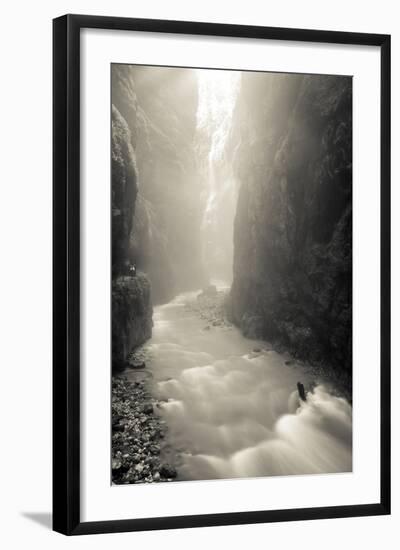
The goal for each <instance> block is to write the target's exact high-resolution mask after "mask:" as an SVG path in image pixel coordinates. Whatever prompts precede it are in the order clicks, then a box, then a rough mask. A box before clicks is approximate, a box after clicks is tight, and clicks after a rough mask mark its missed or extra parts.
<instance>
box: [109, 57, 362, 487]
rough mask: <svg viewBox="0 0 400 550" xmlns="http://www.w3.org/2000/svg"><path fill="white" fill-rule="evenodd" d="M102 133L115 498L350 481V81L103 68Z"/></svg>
mask: <svg viewBox="0 0 400 550" xmlns="http://www.w3.org/2000/svg"><path fill="white" fill-rule="evenodd" d="M111 118H112V136H111V137H112V367H113V374H114V376H113V468H112V469H113V474H112V477H113V481H114V483H116V484H121V483H136V482H143V481H145V482H152V481H166V480H172V479H178V480H191V479H213V478H232V477H257V476H264V475H286V474H296V473H326V472H343V471H349V470H351V467H352V460H351V441H352V432H351V404H350V403H351V385H352V338H351V335H352V81H351V78H350V77H343V76H340V77H339V76H338V77H336V76H327V75H296V74H274V73H256V72H239V71H218V70H201V69H199V70H194V69H184V68H162V67H146V66H134V65H113V66H112V113H111ZM302 388H303V389H302Z"/></svg>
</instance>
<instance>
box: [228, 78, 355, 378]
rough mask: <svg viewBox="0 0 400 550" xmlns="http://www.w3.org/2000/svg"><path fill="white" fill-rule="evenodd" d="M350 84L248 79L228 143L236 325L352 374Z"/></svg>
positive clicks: (244, 80) (342, 81) (322, 80)
mask: <svg viewBox="0 0 400 550" xmlns="http://www.w3.org/2000/svg"><path fill="white" fill-rule="evenodd" d="M351 105H352V84H351V78H348V77H335V76H331V77H327V76H323V77H319V76H301V75H265V74H254V73H253V74H252V73H247V74H243V76H242V86H241V91H240V94H239V97H238V101H237V106H236V110H235V113H234V121H233V130H232V134H231V139H230V143H229V151H230V155H231V162H232V165H233V166H234V170H235V173H236V176H237V178H238V179H239V181H240V191H239V198H238V204H237V212H236V217H235V227H234V280H233V285H232V289H231V316H232V320H233V321H234V322H235V323H236V324H237V325H238V326H239V327H241V328H242V330H243V332H244V334H246V335H249V336H256V337H263V338H266V339H269V340H272V341H275V342H276V343H279V344H282V345H283V346H284V347H286V348H288V349H290V350H291V351H292V352H293V353H294V354H295V355H297V356H298V357H301V358H305V359H309V360H312V361H324V362H327V363H329V364H331V365H334V366H337V367H341V368H343V369H348V370H349V369H351V360H352V359H351V330H352V324H351V318H352V317H351V289H352V288H351V287H352V272H351V262H352V258H351V246H352V199H351V192H352V115H351V113H352V110H351V109H352V107H351Z"/></svg>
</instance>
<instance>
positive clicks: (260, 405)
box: [146, 293, 352, 480]
mask: <svg viewBox="0 0 400 550" xmlns="http://www.w3.org/2000/svg"><path fill="white" fill-rule="evenodd" d="M194 298H195V293H193V294H183V295H180V296H178V297H177V298H175V299H174V300H173V301H172V302H170V303H168V304H166V305H162V306H158V307H156V308H155V311H154V329H153V337H152V339H151V340H150V341H149V343H148V345H147V348H148V349H149V352H150V354H149V355H150V359H149V361H148V362H147V367H148V369H149V371H150V372H151V373H152V383H153V385H154V387H153V391H154V393H155V395H156V397H158V398H159V399H160V400H163V401H162V404H161V407H160V408H159V409H158V410H159V412H160V414H161V415H162V416H163V417H164V418H165V420H166V422H167V426H168V435H167V440H166V449H165V452H168V450H169V454H170V459H171V460H172V461H174V462H175V464H176V466H177V469H178V479H186V480H188V479H215V478H236V477H258V476H269V475H287V474H310V473H328V472H346V471H351V468H352V445H351V443H352V420H351V417H352V408H351V405H350V404H349V403H348V402H347V401H346V400H345V399H342V398H338V397H334V396H333V395H331V394H329V393H328V391H327V390H326V389H325V388H324V386H322V385H320V386H317V387H316V388H314V390H313V392H312V393H311V392H310V393H309V394H308V396H307V401H306V402H302V401H301V400H300V399H299V396H298V393H297V382H298V381H301V382H302V383H303V384H305V385H307V383H309V382H310V381H311V380H310V374H309V373H308V372H307V370H306V369H305V368H304V366H302V365H297V364H294V365H287V364H285V360H287V356H284V355H282V354H279V353H276V352H275V351H273V350H272V349H270V347H269V346H268V345H267V344H266V343H265V342H259V341H254V340H249V339H247V338H244V337H243V336H242V335H241V334H240V332H239V331H238V330H237V329H236V328H234V327H211V329H210V330H204V327H205V324H206V323H205V322H204V321H203V320H202V319H201V318H200V317H199V316H198V315H197V314H196V313H195V312H193V311H190V310H189V309H188V308H185V303H186V302H187V301H188V300H189V299H194ZM254 350H256V351H254ZM146 370H147V369H146Z"/></svg>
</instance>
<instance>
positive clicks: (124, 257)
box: [112, 106, 153, 368]
mask: <svg viewBox="0 0 400 550" xmlns="http://www.w3.org/2000/svg"><path fill="white" fill-rule="evenodd" d="M136 196H137V168H136V159H135V152H134V149H133V146H132V143H131V134H130V131H129V128H128V126H127V124H126V122H125V120H124V118H123V117H122V115H121V114H120V113H119V111H118V110H117V109H116V108H115V107H114V106H113V109H112V364H113V368H120V367H122V366H124V364H125V362H126V359H127V357H128V355H129V353H130V352H131V351H132V350H133V349H134V348H135V347H137V346H138V345H140V344H142V343H143V342H144V341H146V340H147V339H148V338H150V337H151V328H152V312H153V308H152V303H151V296H150V283H149V281H148V279H147V277H146V276H145V275H144V274H142V273H137V275H136V277H130V276H127V273H128V269H127V267H128V265H129V261H130V254H129V250H130V236H131V232H132V226H133V215H134V211H135V201H136Z"/></svg>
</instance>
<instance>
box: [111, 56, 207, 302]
mask: <svg viewBox="0 0 400 550" xmlns="http://www.w3.org/2000/svg"><path fill="white" fill-rule="evenodd" d="M112 101H113V104H114V105H115V107H116V108H117V109H118V110H119V112H120V113H121V114H122V116H123V117H124V119H125V121H126V123H127V126H128V128H129V130H130V141H131V145H132V148H133V149H134V151H135V155H136V163H137V174H138V178H137V185H138V198H137V200H136V209H135V212H134V215H133V220H132V225H131V231H130V236H129V243H130V247H129V257H130V261H131V262H132V263H135V264H136V265H137V266H138V268H139V269H140V270H142V271H144V272H145V273H146V274H147V275H148V277H149V279H150V282H151V285H152V298H153V303H163V302H167V301H169V300H170V299H171V298H172V297H173V296H174V295H175V294H176V293H178V292H180V291H182V290H186V289H190V288H198V287H199V286H201V285H202V283H203V280H204V279H203V269H202V261H201V247H200V224H201V209H200V208H199V201H200V189H199V186H198V185H196V183H197V179H196V178H197V170H196V155H195V144H194V133H195V130H196V111H197V102H198V97H197V82H196V78H195V75H194V74H193V72H192V71H185V70H184V69H183V70H182V69H174V68H155V67H140V66H132V65H113V69H112Z"/></svg>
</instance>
